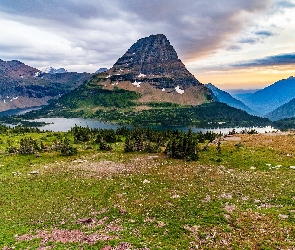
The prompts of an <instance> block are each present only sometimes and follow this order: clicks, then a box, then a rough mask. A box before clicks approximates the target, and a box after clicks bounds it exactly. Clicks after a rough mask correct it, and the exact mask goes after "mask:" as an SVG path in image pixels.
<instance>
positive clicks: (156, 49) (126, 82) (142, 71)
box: [92, 34, 212, 105]
mask: <svg viewBox="0 0 295 250" xmlns="http://www.w3.org/2000/svg"><path fill="white" fill-rule="evenodd" d="M94 81H95V79H94V80H93V81H92V83H94ZM96 84H98V85H102V86H103V87H104V88H107V89H113V86H117V87H118V88H122V89H125V90H130V91H135V92H137V93H140V94H141V96H142V98H141V99H140V100H139V102H142V103H144V102H173V103H178V104H188V105H199V104H201V103H204V102H208V101H211V100H212V96H211V93H210V91H209V90H208V89H207V88H206V87H205V86H204V85H203V84H201V83H200V82H199V81H198V80H197V79H196V78H195V77H194V76H193V75H192V74H191V73H190V72H189V71H188V70H187V69H186V67H185V66H184V64H183V63H182V62H181V60H180V59H179V58H178V55H177V53H176V51H175V50H174V48H173V46H172V45H171V44H170V42H169V40H168V39H167V38H166V36H165V35H161V34H159V35H151V36H149V37H145V38H142V39H139V40H138V41H137V42H136V43H134V44H133V45H132V46H131V47H130V48H129V49H128V51H127V52H126V53H125V54H124V55H123V56H122V57H121V58H119V59H118V60H117V62H116V63H115V64H114V66H113V67H112V68H111V69H109V70H108V71H107V72H106V74H100V75H99V76H98V77H97V79H96Z"/></svg>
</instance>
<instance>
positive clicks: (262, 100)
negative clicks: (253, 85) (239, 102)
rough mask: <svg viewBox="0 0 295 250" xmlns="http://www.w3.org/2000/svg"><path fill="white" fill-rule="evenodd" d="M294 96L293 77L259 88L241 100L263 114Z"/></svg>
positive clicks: (294, 85)
mask: <svg viewBox="0 0 295 250" xmlns="http://www.w3.org/2000/svg"><path fill="white" fill-rule="evenodd" d="M293 98H295V78H294V77H293V76H291V77H289V78H288V79H283V80H280V81H277V82H275V83H274V84H272V85H270V86H268V87H266V88H264V89H261V90H259V91H257V92H255V93H254V94H252V95H251V96H249V97H247V98H246V99H243V102H244V103H245V104H246V105H247V106H248V107H250V108H251V109H253V110H254V111H255V112H256V113H257V114H259V115H261V116H265V115H267V114H268V113H270V112H272V111H274V110H275V109H277V108H279V107H280V106H282V105H284V104H286V103H288V102H289V101H291V100H292V99H293Z"/></svg>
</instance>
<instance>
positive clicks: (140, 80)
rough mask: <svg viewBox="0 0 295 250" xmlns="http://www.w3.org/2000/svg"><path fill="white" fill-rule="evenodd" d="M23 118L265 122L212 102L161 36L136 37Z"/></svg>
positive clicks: (164, 122) (194, 123) (143, 122)
mask: <svg viewBox="0 0 295 250" xmlns="http://www.w3.org/2000/svg"><path fill="white" fill-rule="evenodd" d="M25 117H26V118H36V117H84V118H97V119H100V120H103V121H107V122H116V123H120V124H132V125H142V126H151V125H165V126H167V125H174V126H176V125H178V126H182V125H183V126H188V125H192V126H202V127H205V126H253V125H265V124H266V123H267V124H269V123H270V121H269V120H268V119H262V118H259V117H255V116H251V115H249V114H247V113H246V112H245V111H241V110H237V109H235V108H232V107H229V106H228V105H226V104H223V103H217V102H213V97H212V93H211V91H210V90H209V89H208V88H206V86H205V85H203V84H201V83H200V82H199V81H198V80H197V79H196V78H195V77H194V76H193V75H192V74H191V73H190V72H189V71H188V70H187V69H186V68H185V66H184V64H183V63H182V62H181V61H180V60H179V59H178V56H177V54H176V52H175V50H174V49H173V47H172V46H171V45H170V42H169V41H168V40H167V38H166V37H165V36H164V35H152V36H149V37H146V38H143V39H140V40H138V41H137V42H136V43H135V44H134V45H132V46H131V48H130V49H129V50H128V51H127V52H126V53H125V54H124V55H123V56H122V57H121V58H120V59H119V60H118V61H117V62H116V63H115V64H114V66H113V67H112V68H111V69H109V70H107V71H106V72H103V73H100V74H97V75H94V76H92V77H91V79H90V80H89V81H87V82H86V83H85V84H83V85H81V86H79V87H78V88H77V89H75V90H73V91H72V92H70V93H68V94H65V95H64V96H62V97H61V98H59V99H58V100H56V101H55V102H53V103H51V104H50V105H48V106H47V107H45V108H43V109H41V110H38V111H33V112H31V113H28V114H25Z"/></svg>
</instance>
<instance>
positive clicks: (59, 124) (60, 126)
mask: <svg viewBox="0 0 295 250" xmlns="http://www.w3.org/2000/svg"><path fill="white" fill-rule="evenodd" d="M33 121H37V122H46V123H49V124H47V125H45V126H43V127H40V129H42V130H52V131H55V132H59V131H60V132H66V131H68V130H70V129H71V128H72V127H74V126H75V125H77V126H81V127H87V126H88V127H89V128H101V129H117V128H118V127H121V126H120V125H115V124H110V123H105V122H101V121H98V120H95V119H82V118H40V119H35V120H33ZM152 128H154V129H158V130H167V129H172V130H180V131H184V132H187V131H188V130H189V128H191V129H192V131H193V132H203V133H206V132H207V131H212V132H215V133H222V134H228V133H229V132H231V131H232V130H233V129H235V131H236V132H237V133H238V132H241V131H243V130H248V131H249V130H251V129H255V130H256V131H257V132H259V133H265V132H272V131H275V129H274V128H273V127H271V126H266V127H251V128H246V127H243V128H238V127H237V128H214V129H213V128H212V129H210V128H206V129H205V128H195V127H172V126H171V127H167V126H165V127H164V126H153V127H152Z"/></svg>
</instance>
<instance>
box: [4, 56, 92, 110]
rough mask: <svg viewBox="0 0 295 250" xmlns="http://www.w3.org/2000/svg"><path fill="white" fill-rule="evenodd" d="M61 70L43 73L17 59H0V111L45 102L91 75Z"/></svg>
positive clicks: (60, 94) (72, 87)
mask: <svg viewBox="0 0 295 250" xmlns="http://www.w3.org/2000/svg"><path fill="white" fill-rule="evenodd" d="M61 71H62V70H60V69H59V70H56V71H55V72H54V71H53V68H51V73H45V72H42V71H40V70H38V69H35V68H33V67H30V66H28V65H25V64H24V63H22V62H19V61H17V60H13V61H3V60H0V111H5V110H9V109H15V108H26V107H33V106H40V105H45V104H47V102H48V101H49V100H51V99H57V98H59V97H60V96H62V95H64V94H65V93H68V92H69V91H71V90H73V89H74V88H76V87H78V86H80V85H81V84H82V83H83V82H84V81H86V80H88V79H89V78H90V77H91V76H92V74H88V73H82V74H81V73H73V72H70V73H69V72H66V71H63V73H59V72H61Z"/></svg>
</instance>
